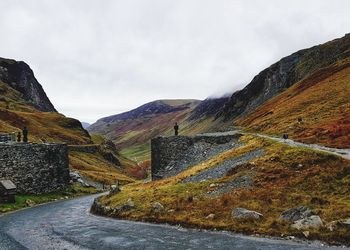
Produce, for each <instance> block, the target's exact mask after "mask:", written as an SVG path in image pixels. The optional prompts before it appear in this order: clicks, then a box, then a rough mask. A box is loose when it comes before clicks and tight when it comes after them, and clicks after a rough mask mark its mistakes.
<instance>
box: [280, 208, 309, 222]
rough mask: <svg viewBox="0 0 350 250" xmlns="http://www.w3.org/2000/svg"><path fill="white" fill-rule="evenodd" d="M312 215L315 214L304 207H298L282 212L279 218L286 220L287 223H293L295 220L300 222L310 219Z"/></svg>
mask: <svg viewBox="0 0 350 250" xmlns="http://www.w3.org/2000/svg"><path fill="white" fill-rule="evenodd" d="M314 214H315V213H314V212H312V211H311V210H310V209H309V208H307V207H305V206H300V207H297V208H291V209H288V210H286V211H284V212H283V213H282V214H281V216H280V220H287V221H291V222H294V221H297V220H301V219H304V218H307V217H310V216H312V215H314Z"/></svg>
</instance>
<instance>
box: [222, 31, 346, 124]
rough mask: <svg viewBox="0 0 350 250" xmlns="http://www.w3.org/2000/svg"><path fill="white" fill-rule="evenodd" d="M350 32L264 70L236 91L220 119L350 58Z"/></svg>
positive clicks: (248, 109)
mask: <svg viewBox="0 0 350 250" xmlns="http://www.w3.org/2000/svg"><path fill="white" fill-rule="evenodd" d="M349 48H350V34H347V35H346V36H344V37H343V38H340V39H335V40H333V41H331V42H327V43H325V44H322V45H318V46H314V47H312V48H309V49H304V50H300V51H298V52H295V53H293V54H292V55H290V56H287V57H285V58H282V59H281V60H280V61H278V62H277V63H275V64H273V65H271V66H270V67H268V68H267V69H265V70H263V71H262V72H260V73H259V74H258V75H257V76H255V77H254V78H253V80H252V81H251V82H250V83H249V84H248V85H247V86H246V87H245V88H244V89H242V90H240V91H237V92H235V93H234V94H233V95H232V96H231V98H230V99H229V101H228V102H226V103H225V104H224V105H223V107H222V110H220V111H219V112H218V113H217V116H216V118H219V117H222V118H224V120H229V119H232V118H236V117H239V116H244V115H246V114H249V113H250V112H252V111H254V110H255V109H256V108H257V107H259V106H260V105H261V104H263V103H264V102H266V101H267V100H269V99H271V98H273V97H274V96H276V95H278V94H280V93H282V92H283V91H285V90H287V89H288V88H289V87H291V86H292V85H294V84H295V83H297V82H299V81H301V80H302V79H304V78H306V77H308V76H310V75H311V74H313V73H315V72H317V71H318V70H320V69H322V68H324V67H328V66H330V65H332V64H334V63H337V62H338V61H341V60H343V59H346V58H348V57H349V54H350V51H349Z"/></svg>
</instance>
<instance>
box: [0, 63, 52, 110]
mask: <svg viewBox="0 0 350 250" xmlns="http://www.w3.org/2000/svg"><path fill="white" fill-rule="evenodd" d="M0 81H2V82H4V83H7V84H8V85H10V86H11V87H12V88H14V89H15V90H17V91H19V92H20V93H21V94H22V95H23V99H24V100H25V101H26V102H27V103H28V104H29V105H31V106H33V107H35V108H36V109H38V110H40V111H45V112H56V109H55V107H54V106H53V105H52V103H51V102H50V100H49V98H48V97H47V96H46V93H45V91H44V90H43V88H42V86H41V85H40V83H39V82H38V81H37V80H36V78H35V76H34V73H33V71H32V70H31V68H30V67H29V66H28V65H27V64H26V63H24V62H21V61H19V62H18V61H15V60H10V59H4V58H0Z"/></svg>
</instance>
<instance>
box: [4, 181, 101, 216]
mask: <svg viewBox="0 0 350 250" xmlns="http://www.w3.org/2000/svg"><path fill="white" fill-rule="evenodd" d="M95 193H97V190H96V189H95V188H92V187H82V186H81V185H79V184H73V185H70V186H69V187H67V188H66V189H64V190H62V191H57V192H52V193H46V194H39V195H24V194H18V195H16V203H0V214H1V213H6V212H10V211H15V210H18V209H22V208H26V207H28V204H27V202H26V201H28V200H31V201H33V202H34V203H35V204H42V203H47V202H51V201H56V200H61V199H66V198H72V197H77V196H81V195H87V194H95Z"/></svg>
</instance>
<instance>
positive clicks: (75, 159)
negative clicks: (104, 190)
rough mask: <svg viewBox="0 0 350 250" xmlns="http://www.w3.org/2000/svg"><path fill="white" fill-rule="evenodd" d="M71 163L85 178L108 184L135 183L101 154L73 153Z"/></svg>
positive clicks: (70, 156)
mask: <svg viewBox="0 0 350 250" xmlns="http://www.w3.org/2000/svg"><path fill="white" fill-rule="evenodd" d="M69 163H70V165H71V166H72V168H73V169H75V170H78V171H79V172H80V173H81V174H83V175H84V176H86V177H88V178H90V179H92V180H94V181H97V182H104V183H107V184H115V183H116V182H117V180H118V181H119V183H120V184H126V183H130V182H133V179H132V178H130V177H128V176H126V175H125V174H124V173H123V171H122V170H121V169H117V168H116V166H115V165H114V164H112V163H110V162H108V161H106V160H105V159H103V157H101V156H100V155H99V154H90V153H82V152H71V153H70V154H69Z"/></svg>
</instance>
